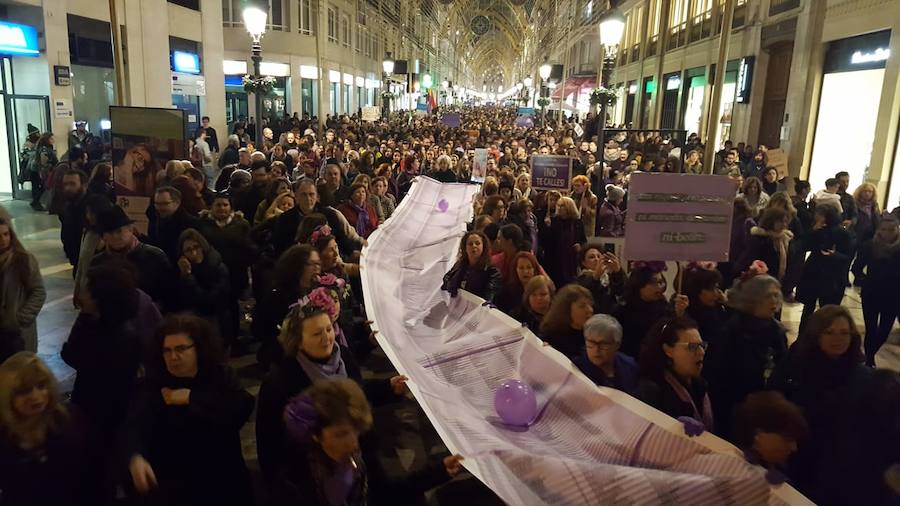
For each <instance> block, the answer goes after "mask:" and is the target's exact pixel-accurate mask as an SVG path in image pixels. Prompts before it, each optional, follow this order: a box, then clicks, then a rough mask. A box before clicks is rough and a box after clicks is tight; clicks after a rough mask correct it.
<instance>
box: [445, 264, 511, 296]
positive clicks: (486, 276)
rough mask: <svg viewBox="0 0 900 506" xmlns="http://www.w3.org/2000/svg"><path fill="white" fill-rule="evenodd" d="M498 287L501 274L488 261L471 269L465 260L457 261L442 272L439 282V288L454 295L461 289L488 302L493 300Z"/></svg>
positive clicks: (499, 286)
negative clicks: (442, 276)
mask: <svg viewBox="0 0 900 506" xmlns="http://www.w3.org/2000/svg"><path fill="white" fill-rule="evenodd" d="M500 288H501V276H500V271H499V270H497V268H496V267H494V266H493V265H491V264H490V263H488V264H486V265H485V266H484V267H483V268H481V269H473V268H471V267H470V266H469V263H468V262H467V261H465V260H464V261H460V262H457V263H456V265H454V266H453V267H452V268H451V269H450V270H449V271H448V272H447V274H444V282H443V283H442V284H441V290H446V291H448V292H450V295H452V296H454V297H455V296H456V294H457V292H458V291H459V290H460V289H462V290H465V291H467V292H469V293H471V294H473V295H477V296H478V297H481V298H482V299H484V300H486V301H488V302H491V301H493V300H494V297H495V296H496V295H497V294H498V293H499V292H500Z"/></svg>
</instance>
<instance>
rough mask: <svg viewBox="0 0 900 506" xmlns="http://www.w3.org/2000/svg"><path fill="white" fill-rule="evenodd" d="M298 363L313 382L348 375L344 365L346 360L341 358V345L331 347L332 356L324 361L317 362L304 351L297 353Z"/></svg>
mask: <svg viewBox="0 0 900 506" xmlns="http://www.w3.org/2000/svg"><path fill="white" fill-rule="evenodd" d="M297 363H299V364H300V367H301V368H302V369H303V372H305V373H306V375H307V376H309V379H310V381H312V382H313V383H316V382H318V381H322V380H327V379H329V378H333V377H335V376H340V377H342V378H346V377H347V369H346V368H345V367H344V360H343V359H342V358H341V348H340V346H335V347H334V348H332V349H331V356H330V357H328V360H326V361H325V362H324V363H323V362H316V361H314V360H312V359H310V358H309V357H307V356H306V355H305V354H303V353H302V352H301V353H298V354H297Z"/></svg>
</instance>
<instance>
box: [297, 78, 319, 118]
mask: <svg viewBox="0 0 900 506" xmlns="http://www.w3.org/2000/svg"><path fill="white" fill-rule="evenodd" d="M318 88H319V87H318V82H317V81H316V80H314V79H301V80H300V109H302V110H303V112H304V113H306V114H309V115H310V116H318V114H319V110H318V107H319V101H318V100H317V95H318V91H319V90H318Z"/></svg>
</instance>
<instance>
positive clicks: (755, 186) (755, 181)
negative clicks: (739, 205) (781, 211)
mask: <svg viewBox="0 0 900 506" xmlns="http://www.w3.org/2000/svg"><path fill="white" fill-rule="evenodd" d="M737 196H738V197H741V198H743V199H744V200H746V201H747V205H748V206H749V207H750V213H751V215H752V216H753V217H754V218H755V217H757V216H759V213H761V212H762V210H763V209H765V208H766V206H767V205H768V204H769V194H767V193H766V192H764V191H763V189H762V181H760V180H759V178H758V177H753V176H751V177H748V178H746V179H744V183H743V184H742V185H741V191H740V193H738V195H737Z"/></svg>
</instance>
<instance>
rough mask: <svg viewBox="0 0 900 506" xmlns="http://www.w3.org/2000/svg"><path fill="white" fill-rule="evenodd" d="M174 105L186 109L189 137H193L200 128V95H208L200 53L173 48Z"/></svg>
mask: <svg viewBox="0 0 900 506" xmlns="http://www.w3.org/2000/svg"><path fill="white" fill-rule="evenodd" d="M170 59H171V67H172V105H173V106H175V108H176V109H181V110H183V111H185V118H187V132H188V137H190V138H192V137H193V136H194V134H195V133H196V132H197V129H198V128H200V118H201V111H200V97H204V96H206V79H204V77H203V74H202V72H201V69H202V68H203V67H202V66H201V65H200V55H199V54H198V53H195V52H190V51H179V50H173V51H171V55H170Z"/></svg>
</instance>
